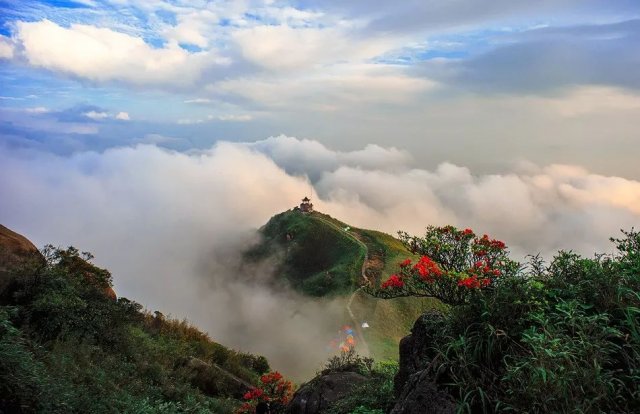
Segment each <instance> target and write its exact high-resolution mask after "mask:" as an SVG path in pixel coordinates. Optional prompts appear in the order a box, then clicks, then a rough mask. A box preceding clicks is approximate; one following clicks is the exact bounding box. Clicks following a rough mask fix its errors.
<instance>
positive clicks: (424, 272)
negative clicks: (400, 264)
mask: <svg viewBox="0 0 640 414" xmlns="http://www.w3.org/2000/svg"><path fill="white" fill-rule="evenodd" d="M413 268H414V269H415V270H417V271H418V274H419V275H420V278H421V279H422V280H425V281H428V282H431V281H433V278H434V277H437V276H442V270H440V268H439V267H438V265H437V264H436V262H434V261H433V260H431V259H430V258H429V257H427V256H422V257H421V258H420V260H419V261H418V263H416V265H415V266H413Z"/></svg>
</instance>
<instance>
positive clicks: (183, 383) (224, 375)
mask: <svg viewBox="0 0 640 414" xmlns="http://www.w3.org/2000/svg"><path fill="white" fill-rule="evenodd" d="M0 230H2V234H1V235H0V236H1V237H0V251H2V252H4V253H5V254H4V255H0V268H2V270H3V274H2V276H3V278H4V279H5V281H6V282H7V283H6V284H4V285H3V286H1V287H0V412H7V413H13V412H15V413H35V412H47V413H73V412H77V413H85V412H86V413H93V412H95V413H99V412H122V413H152V412H167V413H169V412H171V413H174V412H189V413H208V412H216V413H231V412H233V411H234V409H235V408H236V407H237V406H239V405H240V403H241V402H240V399H241V397H242V395H243V393H244V392H245V391H246V390H247V389H248V388H249V386H250V385H251V384H259V376H260V375H261V374H263V373H264V372H266V371H268V370H269V365H268V363H267V361H266V359H265V358H264V357H260V356H255V355H251V354H245V353H239V352H236V351H233V350H231V349H228V348H226V347H224V346H222V345H220V344H218V343H215V342H213V341H212V340H211V339H210V338H209V337H208V336H207V335H206V334H205V333H203V332H201V331H199V330H198V329H196V328H195V327H193V326H191V325H189V324H188V323H187V322H186V321H177V320H172V319H169V318H165V317H164V315H162V313H160V312H155V313H154V314H151V313H149V312H146V311H143V310H142V307H141V306H140V305H139V304H137V303H135V302H133V301H130V300H127V299H126V298H115V297H114V295H111V294H110V292H109V290H106V289H105V288H109V289H110V282H111V275H110V274H109V272H108V271H106V270H105V269H100V268H98V267H95V266H93V265H92V264H91V263H89V262H88V261H87V260H85V259H87V258H88V256H85V255H81V254H80V253H79V252H78V250H76V249H74V248H68V249H64V250H62V249H54V248H51V247H47V248H45V249H44V250H43V253H44V255H41V254H40V253H38V251H37V249H35V247H34V246H33V245H32V244H31V243H30V242H28V240H27V239H26V238H24V237H22V236H20V237H17V236H16V234H15V233H13V232H8V231H5V228H4V227H0ZM5 234H6V235H7V237H4V235H5ZM18 236H19V235H18ZM16 240H18V241H20V242H21V243H18V244H16ZM16 246H17V247H16ZM22 246H24V248H22ZM9 253H10V254H11V255H10V256H9ZM31 256H36V257H37V259H38V260H36V261H35V262H33V261H28V260H27V259H29V258H30V257H31ZM9 259H11V260H9ZM111 292H112V291H111Z"/></svg>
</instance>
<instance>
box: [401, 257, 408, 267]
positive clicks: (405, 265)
mask: <svg viewBox="0 0 640 414" xmlns="http://www.w3.org/2000/svg"><path fill="white" fill-rule="evenodd" d="M410 264H411V259H406V260H404V261H402V262H400V267H407V266H409V265H410Z"/></svg>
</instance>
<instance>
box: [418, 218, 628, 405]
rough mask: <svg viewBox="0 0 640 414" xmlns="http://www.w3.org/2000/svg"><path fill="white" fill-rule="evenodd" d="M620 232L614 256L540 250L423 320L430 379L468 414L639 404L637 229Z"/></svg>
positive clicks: (422, 243) (428, 242)
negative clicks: (549, 255) (547, 254)
mask: <svg viewBox="0 0 640 414" xmlns="http://www.w3.org/2000/svg"><path fill="white" fill-rule="evenodd" d="M623 233H624V237H623V238H621V239H612V241H613V242H614V243H615V245H616V247H617V250H618V252H617V253H616V254H614V255H596V256H595V257H593V258H584V257H581V256H579V255H577V254H575V253H573V252H563V251H561V252H559V253H558V255H557V256H556V257H555V258H554V259H553V260H552V261H551V263H550V264H549V265H545V264H544V263H543V262H542V261H541V260H540V259H539V258H538V257H533V258H531V262H530V263H529V264H528V265H527V266H524V267H522V268H520V269H519V270H518V272H515V271H514V272H504V273H503V274H502V275H501V277H499V278H497V279H496V280H495V281H494V282H495V283H492V284H491V286H490V287H488V288H486V289H478V290H477V291H475V293H474V295H473V297H472V298H471V300H467V301H464V302H462V303H459V304H457V305H456V306H452V307H451V308H449V311H448V312H447V313H446V316H445V319H444V320H435V319H434V320H433V321H429V320H427V321H426V322H427V323H434V324H436V323H437V324H438V326H433V327H432V328H433V329H431V328H430V329H428V330H429V332H434V333H435V334H434V335H433V337H432V338H431V342H430V346H431V349H430V358H431V362H432V368H433V373H434V374H433V379H434V380H435V381H437V382H438V384H440V386H441V387H444V388H446V389H448V391H449V392H450V393H451V394H452V395H454V396H455V397H456V398H457V400H458V404H459V410H460V411H461V412H498V411H514V412H537V413H547V412H576V413H592V412H594V413H597V412H640V335H639V334H640V322H639V321H640V317H639V316H640V233H638V232H636V231H633V230H632V231H630V232H623ZM449 234H454V235H455V232H449ZM407 240H410V241H412V242H414V248H416V249H417V250H420V249H427V248H429V249H434V248H435V246H437V237H435V238H427V239H425V240H420V239H413V238H408V239H407ZM445 242H447V243H449V242H451V240H448V241H446V240H445ZM446 250H447V251H448V252H456V251H458V250H456V248H455V247H451V246H450V248H449V247H448V248H447V249H446ZM460 252H462V253H461V254H464V251H459V252H458V253H460ZM421 253H423V252H421ZM456 254H457V253H456ZM442 258H443V260H446V261H448V262H447V263H448V264H445V265H442V268H443V269H444V268H445V267H447V266H449V267H452V266H457V265H460V266H466V265H467V264H465V260H462V259H461V258H458V257H455V254H453V255H450V254H449V253H447V255H445V256H442Z"/></svg>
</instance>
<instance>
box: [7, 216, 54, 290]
mask: <svg viewBox="0 0 640 414" xmlns="http://www.w3.org/2000/svg"><path fill="white" fill-rule="evenodd" d="M43 264H44V257H42V254H40V252H39V251H38V248H37V247H36V246H35V245H34V244H33V243H31V242H30V241H29V240H28V239H27V238H26V237H24V236H22V235H21V234H18V233H16V232H15V231H13V230H10V229H8V228H6V227H5V226H3V225H2V224H0V294H2V292H3V291H4V290H5V289H6V287H7V286H8V285H9V284H10V283H11V280H12V279H13V277H15V276H16V275H19V274H21V273H26V272H28V271H29V270H30V269H34V268H35V267H37V266H41V265H43Z"/></svg>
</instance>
